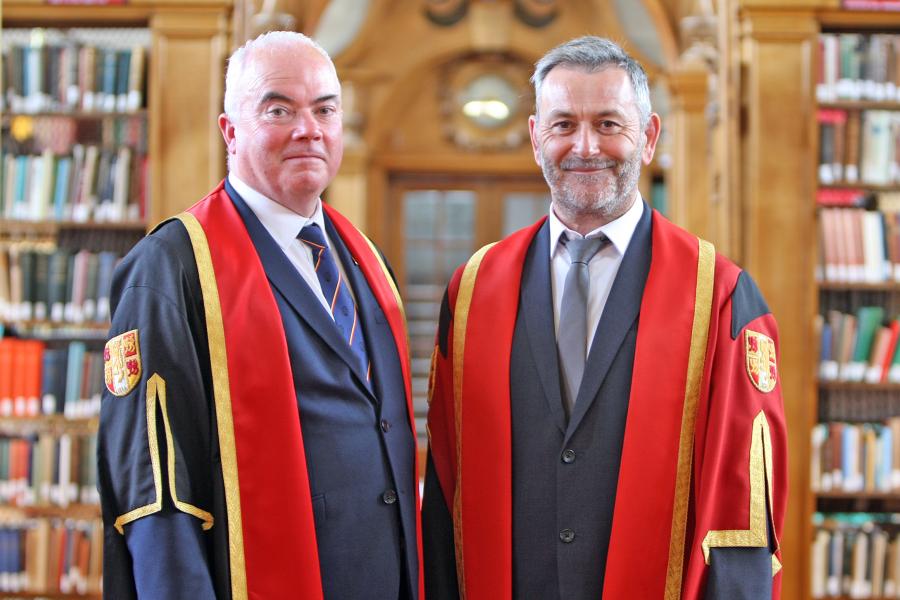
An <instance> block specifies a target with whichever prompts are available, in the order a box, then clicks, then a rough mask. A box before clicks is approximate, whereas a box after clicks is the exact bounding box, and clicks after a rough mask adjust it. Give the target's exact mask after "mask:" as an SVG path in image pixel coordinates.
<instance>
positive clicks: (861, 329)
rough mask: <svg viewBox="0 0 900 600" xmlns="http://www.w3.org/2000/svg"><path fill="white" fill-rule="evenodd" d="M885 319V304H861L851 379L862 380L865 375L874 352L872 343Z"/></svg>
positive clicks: (857, 313)
mask: <svg viewBox="0 0 900 600" xmlns="http://www.w3.org/2000/svg"><path fill="white" fill-rule="evenodd" d="M883 320H884V307H883V306H861V307H860V308H859V310H858V311H856V323H857V332H858V333H857V336H856V344H855V345H854V347H853V357H852V359H851V362H852V363H853V370H852V372H851V374H850V379H851V381H862V380H863V377H864V376H865V368H866V364H868V362H869V355H870V354H871V352H872V344H873V342H874V341H875V332H876V331H878V328H879V327H881V323H882V321H883Z"/></svg>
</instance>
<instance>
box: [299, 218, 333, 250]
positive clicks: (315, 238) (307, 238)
mask: <svg viewBox="0 0 900 600" xmlns="http://www.w3.org/2000/svg"><path fill="white" fill-rule="evenodd" d="M297 238H298V239H300V240H301V241H304V242H306V243H307V244H309V245H310V246H314V247H315V248H314V249H318V250H324V249H325V248H327V247H328V244H327V243H326V242H325V234H323V233H322V229H321V228H320V227H319V226H318V225H317V224H315V223H310V224H309V225H306V226H305V227H304V228H303V229H301V230H300V233H299V234H297Z"/></svg>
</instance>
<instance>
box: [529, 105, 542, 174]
mask: <svg viewBox="0 0 900 600" xmlns="http://www.w3.org/2000/svg"><path fill="white" fill-rule="evenodd" d="M537 124H538V122H537V115H531V116H530V117H528V134H529V136H530V137H531V150H532V152H534V162H536V163H537V164H538V166H541V145H540V142H539V141H538V139H537V132H536V131H535V127H537Z"/></svg>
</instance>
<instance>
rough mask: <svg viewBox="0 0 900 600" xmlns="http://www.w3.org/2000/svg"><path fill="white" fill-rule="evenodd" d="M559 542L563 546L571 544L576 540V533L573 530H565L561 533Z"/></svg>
mask: <svg viewBox="0 0 900 600" xmlns="http://www.w3.org/2000/svg"><path fill="white" fill-rule="evenodd" d="M559 540H560V541H561V542H562V543H563V544H571V543H572V542H573V541H574V540H575V532H574V531H572V530H571V529H563V530H562V531H560V532H559Z"/></svg>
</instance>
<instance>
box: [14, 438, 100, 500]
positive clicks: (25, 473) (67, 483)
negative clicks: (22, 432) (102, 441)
mask: <svg viewBox="0 0 900 600" xmlns="http://www.w3.org/2000/svg"><path fill="white" fill-rule="evenodd" d="M0 503H3V504H7V505H15V506H23V507H24V506H47V505H53V506H63V507H65V506H69V505H71V504H77V503H81V504H99V503H100V497H99V493H98V492H97V436H96V435H95V434H88V435H84V434H82V435H76V434H69V433H62V434H53V433H41V434H38V435H29V436H22V437H9V436H0Z"/></svg>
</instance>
